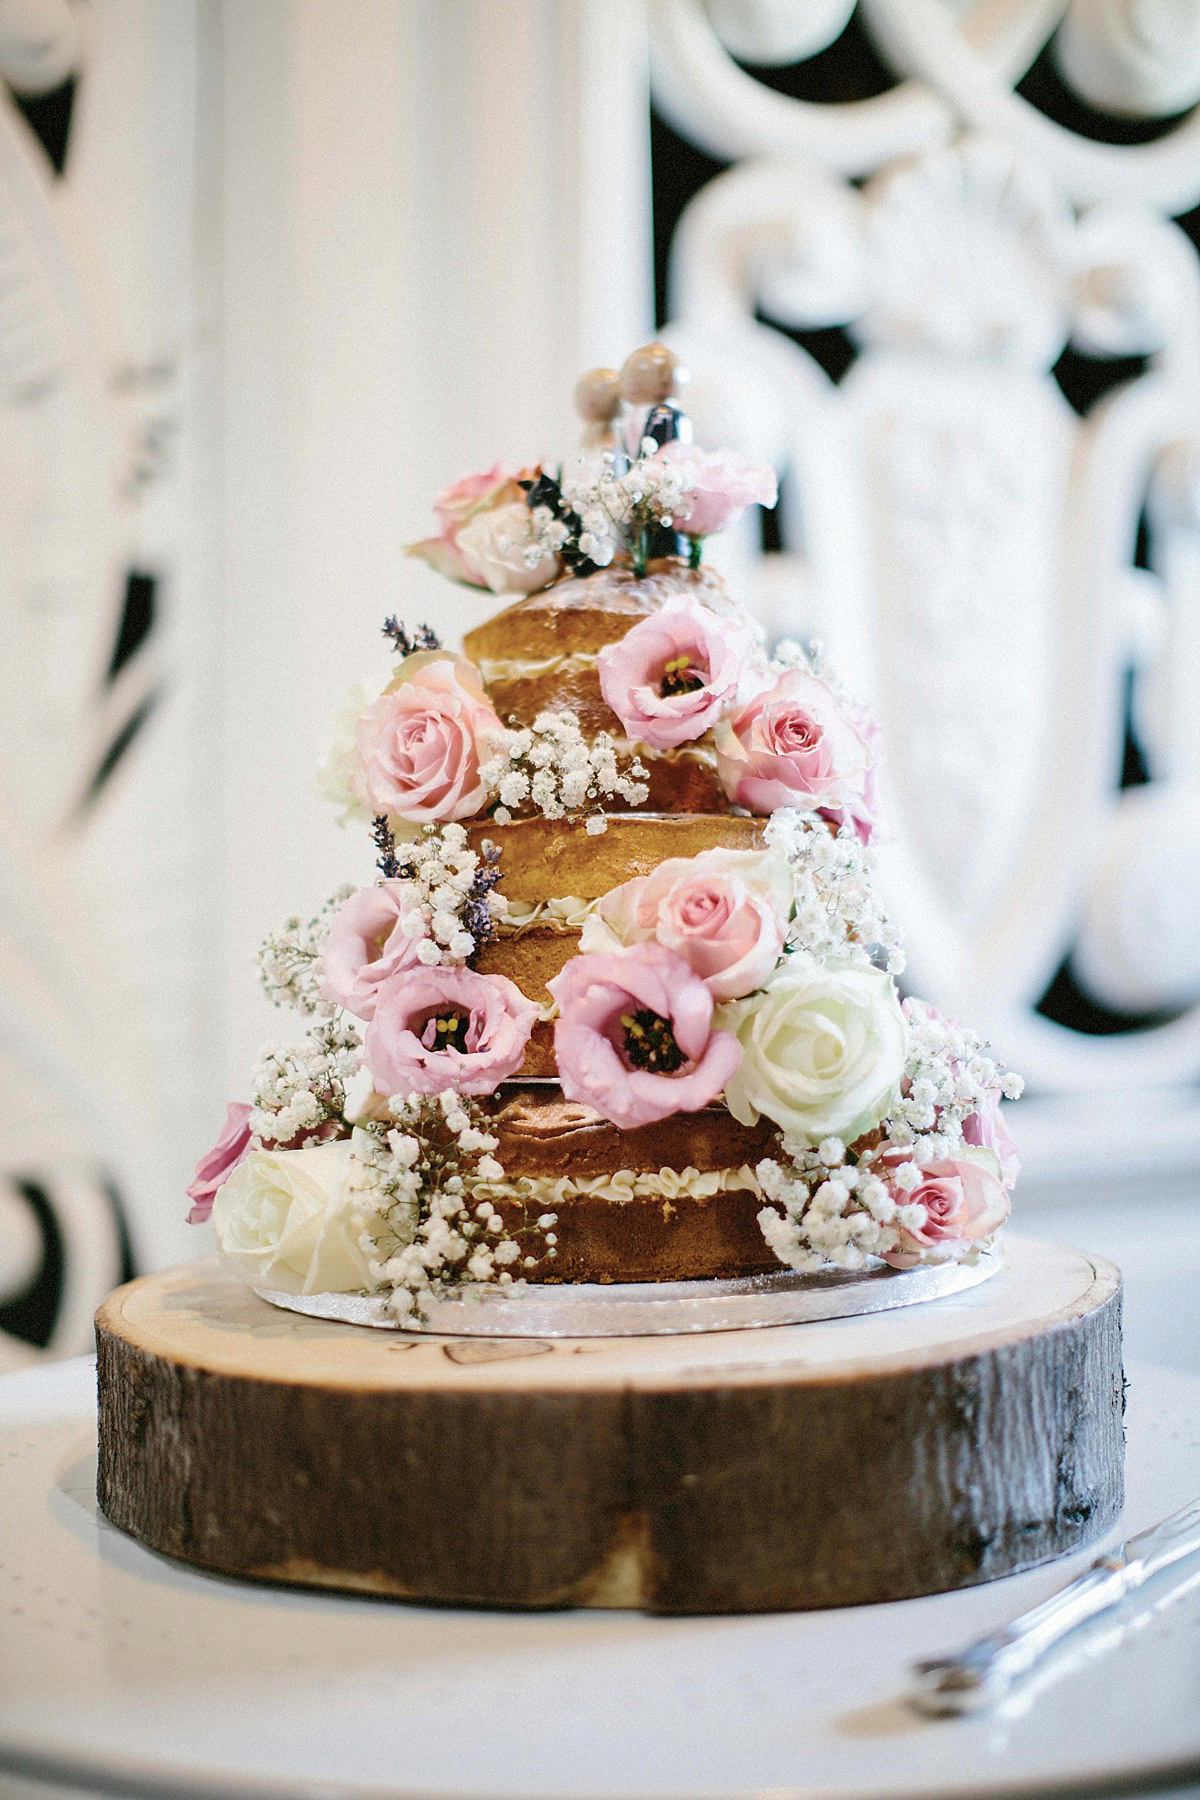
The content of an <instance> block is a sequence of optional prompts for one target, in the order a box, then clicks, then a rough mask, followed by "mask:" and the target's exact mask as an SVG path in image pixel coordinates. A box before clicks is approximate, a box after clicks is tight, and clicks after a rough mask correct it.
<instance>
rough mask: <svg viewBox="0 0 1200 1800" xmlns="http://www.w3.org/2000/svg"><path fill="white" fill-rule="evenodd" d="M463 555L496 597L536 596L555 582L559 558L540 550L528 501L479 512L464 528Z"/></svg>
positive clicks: (461, 535) (460, 536) (460, 537)
mask: <svg viewBox="0 0 1200 1800" xmlns="http://www.w3.org/2000/svg"><path fill="white" fill-rule="evenodd" d="M458 549H459V554H460V555H461V556H463V557H464V558H465V559H466V561H467V564H468V566H469V567H470V569H471V570H472V572H473V573H474V574H475V575H476V576H477V577H478V579H479V580H481V581H482V582H483V584H484V586H485V587H489V588H490V589H491V590H492V592H493V594H533V593H536V592H537V590H538V589H539V588H544V587H546V586H547V585H548V583H550V582H551V581H553V580H554V579H555V577H556V576H557V574H558V572H559V561H558V558H557V556H554V555H552V554H551V553H550V552H548V551H539V550H538V549H537V531H536V528H535V526H534V522H533V516H532V514H531V513H530V511H529V508H528V507H527V506H526V504H525V502H524V500H523V499H522V500H513V501H510V503H509V504H508V505H507V506H496V507H493V508H492V509H491V510H490V511H488V512H479V513H476V514H475V517H474V518H473V519H471V520H469V521H468V523H467V524H466V525H463V526H460V528H459V532H458Z"/></svg>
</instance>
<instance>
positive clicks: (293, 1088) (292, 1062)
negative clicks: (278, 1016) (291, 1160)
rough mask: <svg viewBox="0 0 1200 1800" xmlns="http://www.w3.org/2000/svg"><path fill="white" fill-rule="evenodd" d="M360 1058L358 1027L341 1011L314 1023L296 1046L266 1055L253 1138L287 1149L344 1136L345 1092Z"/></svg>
mask: <svg viewBox="0 0 1200 1800" xmlns="http://www.w3.org/2000/svg"><path fill="white" fill-rule="evenodd" d="M361 1056H362V1039H361V1037H360V1035H359V1032H358V1028H357V1026H356V1024H355V1022H354V1020H353V1019H351V1018H350V1017H349V1016H348V1015H347V1014H346V1013H342V1012H339V1013H337V1014H336V1015H334V1016H332V1017H330V1016H328V1015H326V1016H324V1017H319V1018H316V1019H314V1021H313V1023H312V1024H311V1025H310V1026H309V1028H308V1031H307V1032H306V1033H305V1035H304V1036H303V1037H302V1038H297V1039H296V1040H295V1041H294V1042H293V1043H290V1044H279V1045H275V1046H273V1047H272V1048H270V1049H268V1050H264V1051H263V1053H262V1055H261V1056H260V1058H259V1060H258V1063H257V1065H256V1067H255V1069H254V1074H253V1079H252V1085H251V1095H250V1099H251V1106H252V1111H251V1114H250V1121H249V1123H250V1130H251V1132H252V1133H253V1135H254V1136H255V1137H256V1138H258V1139H259V1140H260V1142H262V1143H266V1144H274V1145H276V1146H278V1147H282V1148H285V1149H299V1148H300V1146H301V1145H303V1144H307V1143H318V1142H321V1141H323V1140H324V1139H325V1138H329V1137H345V1135H346V1123H345V1108H346V1087H347V1084H348V1083H349V1082H351V1081H353V1079H354V1077H355V1076H356V1075H357V1074H358V1070H359V1064H360V1061H361Z"/></svg>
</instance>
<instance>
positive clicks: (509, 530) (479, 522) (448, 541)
mask: <svg viewBox="0 0 1200 1800" xmlns="http://www.w3.org/2000/svg"><path fill="white" fill-rule="evenodd" d="M433 508H434V512H435V513H436V514H437V520H438V524H439V525H440V526H441V528H442V529H441V532H440V534H439V535H438V536H437V537H432V538H422V539H421V541H420V542H419V543H416V544H410V545H409V546H408V554H409V555H410V556H419V557H420V558H421V559H422V561H424V562H427V563H428V564H429V565H430V567H431V568H434V569H436V570H437V572H438V574H439V575H448V576H449V577H450V579H451V580H452V581H461V582H465V583H466V585H467V586H468V587H482V588H490V589H491V591H492V593H494V594H532V593H534V592H535V591H536V590H537V589H538V588H543V587H545V586H546V585H547V584H548V583H549V582H551V581H553V580H554V579H555V577H556V576H557V575H558V574H559V572H560V564H559V560H558V557H557V556H554V555H552V554H550V553H548V552H547V553H543V554H539V553H538V552H537V550H536V547H535V543H534V540H535V537H536V528H535V526H534V523H533V516H532V514H531V513H530V511H529V507H528V506H527V504H526V501H525V490H524V488H522V487H521V486H520V484H519V483H518V482H517V481H516V479H515V478H514V477H513V476H511V475H506V474H505V473H504V471H503V469H502V468H501V466H500V464H499V463H497V464H496V465H495V467H494V468H491V469H487V470H485V471H484V472H483V473H482V474H480V475H465V476H464V477H463V479H462V480H461V481H456V482H454V484H453V485H452V486H451V487H448V488H445V489H443V491H442V492H441V493H440V494H439V495H438V497H437V499H436V500H435V501H434V503H433Z"/></svg>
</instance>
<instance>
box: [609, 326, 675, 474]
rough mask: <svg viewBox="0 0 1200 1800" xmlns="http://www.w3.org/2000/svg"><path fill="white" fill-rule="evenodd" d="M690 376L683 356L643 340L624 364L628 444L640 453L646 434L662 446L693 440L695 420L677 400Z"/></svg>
mask: <svg viewBox="0 0 1200 1800" xmlns="http://www.w3.org/2000/svg"><path fill="white" fill-rule="evenodd" d="M686 380H687V375H686V372H685V370H684V369H683V368H682V367H681V366H680V362H679V358H678V357H677V356H676V354H675V352H674V351H673V350H669V349H668V348H667V346H666V345H665V344H642V345H641V346H640V347H639V348H638V349H637V350H633V351H631V352H630V354H629V355H628V356H627V357H626V358H625V361H624V362H623V363H622V365H621V375H620V392H621V398H622V400H623V401H624V402H625V405H626V406H627V407H628V408H629V411H628V414H627V416H626V426H625V444H626V448H627V449H628V451H629V454H630V456H637V455H638V453H639V451H640V450H641V447H642V444H643V443H644V441H645V440H646V438H650V439H651V441H652V442H653V443H655V444H656V445H657V446H658V448H659V449H660V450H661V449H662V446H663V445H664V444H671V443H679V444H690V443H691V441H692V421H691V420H690V419H689V418H688V416H687V414H686V413H685V412H684V411H683V409H682V407H680V406H677V405H676V404H675V398H674V396H675V394H676V392H677V391H678V389H679V388H680V387H681V386H682V384H683V383H684V382H685V381H686Z"/></svg>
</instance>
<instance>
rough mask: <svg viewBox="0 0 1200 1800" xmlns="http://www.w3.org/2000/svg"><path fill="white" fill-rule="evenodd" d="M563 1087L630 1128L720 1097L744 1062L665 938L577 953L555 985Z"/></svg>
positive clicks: (702, 988)
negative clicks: (716, 1028) (660, 941)
mask: <svg viewBox="0 0 1200 1800" xmlns="http://www.w3.org/2000/svg"><path fill="white" fill-rule="evenodd" d="M548 985H549V988H550V992H551V993H552V994H553V996H554V998H555V1000H556V1001H557V1002H558V1005H559V1011H560V1017H559V1020H558V1023H557V1024H556V1025H555V1028H554V1054H555V1057H556V1058H557V1061H558V1076H559V1081H560V1083H561V1084H562V1091H563V1094H564V1095H565V1096H566V1098H567V1099H568V1100H575V1101H579V1102H581V1103H582V1104H583V1105H585V1106H591V1107H594V1108H595V1110H596V1111H597V1112H598V1113H601V1114H602V1115H603V1116H604V1118H606V1119H610V1120H611V1121H612V1123H613V1124H614V1125H617V1126H619V1127H620V1128H621V1130H623V1131H632V1130H635V1129H636V1127H637V1126H639V1125H649V1124H652V1123H653V1121H654V1120H655V1119H665V1118H667V1117H668V1116H669V1115H670V1114H672V1113H679V1112H698V1111H699V1109H700V1108H701V1107H702V1106H707V1105H708V1103H709V1101H710V1100H715V1099H716V1097H717V1095H718V1094H719V1093H720V1092H721V1089H722V1088H723V1087H724V1086H725V1083H726V1082H727V1081H728V1080H729V1079H730V1077H731V1076H732V1075H733V1073H734V1071H735V1069H736V1068H737V1066H738V1063H739V1062H740V1061H741V1055H742V1053H741V1050H740V1048H739V1046H738V1043H737V1040H736V1038H734V1037H733V1035H732V1034H731V1033H730V1032H728V1031H714V1030H713V1029H712V1013H713V997H712V993H711V991H710V989H709V988H708V986H707V984H706V983H705V982H703V981H702V980H701V979H700V977H699V976H698V975H697V974H695V973H694V972H693V970H692V969H690V968H689V967H688V965H687V963H686V962H684V960H683V958H682V957H681V956H676V954H675V952H674V951H673V950H667V949H664V948H663V946H662V945H661V944H653V943H646V944H633V945H631V946H630V947H629V948H627V949H624V950H611V951H600V952H598V953H597V954H595V955H591V956H587V955H584V956H574V957H572V958H571V960H570V961H569V962H568V963H567V965H566V967H565V968H564V969H563V971H562V973H561V975H557V976H555V978H554V980H553V981H551V982H550V983H549V984H548Z"/></svg>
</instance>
